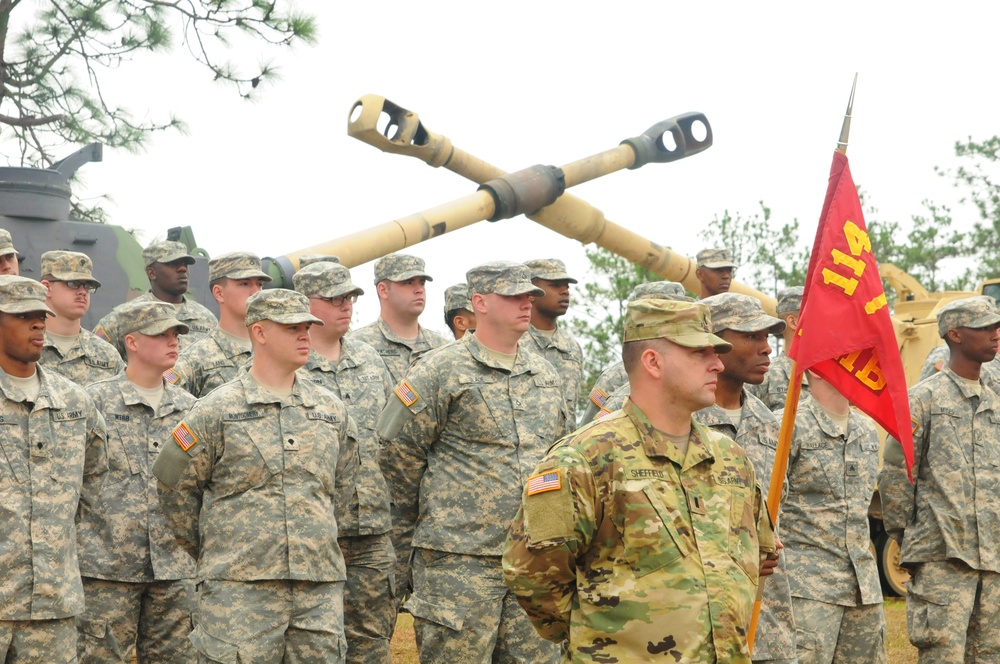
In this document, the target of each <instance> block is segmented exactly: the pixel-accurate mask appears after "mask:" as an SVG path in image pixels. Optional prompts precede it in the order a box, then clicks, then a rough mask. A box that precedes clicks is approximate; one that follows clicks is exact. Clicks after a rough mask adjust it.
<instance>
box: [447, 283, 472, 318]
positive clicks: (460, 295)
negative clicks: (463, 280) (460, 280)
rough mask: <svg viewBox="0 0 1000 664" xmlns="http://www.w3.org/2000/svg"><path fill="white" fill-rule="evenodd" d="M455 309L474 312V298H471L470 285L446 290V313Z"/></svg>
mask: <svg viewBox="0 0 1000 664" xmlns="http://www.w3.org/2000/svg"><path fill="white" fill-rule="evenodd" d="M455 309H465V310H466V311H472V310H473V309H472V298H471V297H470V296H469V284H455V285H454V286H448V288H446V289H445V290H444V312H445V313H448V312H449V311H454V310H455Z"/></svg>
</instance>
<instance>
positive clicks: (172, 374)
mask: <svg viewBox="0 0 1000 664" xmlns="http://www.w3.org/2000/svg"><path fill="white" fill-rule="evenodd" d="M163 378H164V379H166V381H167V382H168V383H170V384H171V385H176V384H177V381H179V380H180V379H181V375H180V374H179V373H177V372H176V371H174V370H173V368H170V369H167V370H166V371H164V372H163Z"/></svg>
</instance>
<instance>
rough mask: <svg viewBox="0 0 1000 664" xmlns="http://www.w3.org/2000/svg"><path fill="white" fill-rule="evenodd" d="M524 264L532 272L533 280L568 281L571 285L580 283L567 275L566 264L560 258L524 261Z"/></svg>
mask: <svg viewBox="0 0 1000 664" xmlns="http://www.w3.org/2000/svg"><path fill="white" fill-rule="evenodd" d="M524 264H525V265H527V266H528V269H529V270H531V278H532V279H546V280H548V281H568V282H569V283H571V284H576V283H579V282H578V281H577V280H576V279H574V278H573V277H571V276H569V275H568V274H567V273H566V264H565V263H563V262H562V261H561V260H559V259H558V258H536V259H535V260H531V261H524Z"/></svg>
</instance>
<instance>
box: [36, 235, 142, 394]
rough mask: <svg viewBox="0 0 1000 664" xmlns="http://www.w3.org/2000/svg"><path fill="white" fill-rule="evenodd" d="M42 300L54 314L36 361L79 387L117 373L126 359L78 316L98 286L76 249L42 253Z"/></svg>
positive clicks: (87, 259) (84, 257)
mask: <svg viewBox="0 0 1000 664" xmlns="http://www.w3.org/2000/svg"><path fill="white" fill-rule="evenodd" d="M42 284H43V285H44V286H45V287H46V288H47V289H48V292H47V293H46V295H45V303H46V304H47V305H48V306H49V308H50V309H52V311H54V312H55V313H56V315H55V318H52V319H50V320H49V323H48V325H47V326H46V328H45V346H44V347H43V348H42V359H41V360H39V363H40V364H42V365H43V366H44V367H45V368H46V369H51V370H52V371H54V372H56V373H58V374H60V375H62V376H64V377H66V378H68V379H70V380H71V381H73V382H74V383H76V384H77V385H80V386H81V387H83V386H86V385H89V384H90V383H94V382H97V381H99V380H105V379H107V378H111V377H112V376H116V375H118V374H120V373H121V372H122V371H123V370H124V369H125V362H124V361H123V360H122V358H121V355H119V354H118V351H117V350H115V347H114V346H112V345H111V344H109V343H108V342H106V341H104V340H103V339H100V338H99V337H97V336H96V335H95V334H94V333H92V332H90V331H89V330H84V329H83V328H82V326H81V325H80V319H82V318H83V317H84V316H85V315H86V314H87V310H88V309H90V296H91V295H93V294H94V292H96V291H97V289H98V288H100V287H101V282H100V281H98V280H97V279H95V278H94V274H93V262H92V261H91V260H90V257H89V256H87V255H86V254H81V253H78V252H75V251H46V252H45V253H44V254H42Z"/></svg>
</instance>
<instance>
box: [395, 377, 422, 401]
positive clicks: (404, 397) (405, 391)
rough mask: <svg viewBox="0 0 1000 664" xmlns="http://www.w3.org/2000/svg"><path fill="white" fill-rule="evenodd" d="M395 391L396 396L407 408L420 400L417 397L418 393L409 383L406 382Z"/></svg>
mask: <svg viewBox="0 0 1000 664" xmlns="http://www.w3.org/2000/svg"><path fill="white" fill-rule="evenodd" d="M393 391H394V392H395V393H396V396H397V397H399V400H400V401H402V402H403V405H404V406H406V407H407V408H409V407H410V406H412V405H413V404H415V403H417V399H419V398H420V397H418V396H417V393H416V391H414V389H413V388H412V387H410V384H409V383H407V382H406V381H405V380H404V381H403V382H402V383H400V384H399V385H398V386H397V387H396V389H395V390H393Z"/></svg>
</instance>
